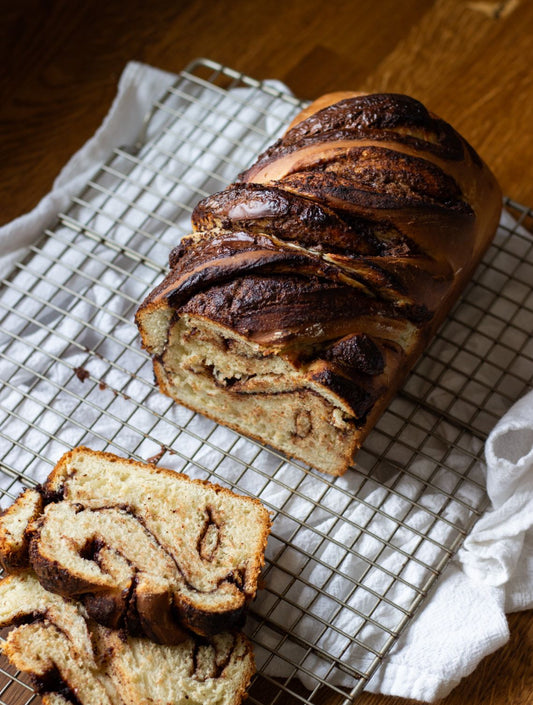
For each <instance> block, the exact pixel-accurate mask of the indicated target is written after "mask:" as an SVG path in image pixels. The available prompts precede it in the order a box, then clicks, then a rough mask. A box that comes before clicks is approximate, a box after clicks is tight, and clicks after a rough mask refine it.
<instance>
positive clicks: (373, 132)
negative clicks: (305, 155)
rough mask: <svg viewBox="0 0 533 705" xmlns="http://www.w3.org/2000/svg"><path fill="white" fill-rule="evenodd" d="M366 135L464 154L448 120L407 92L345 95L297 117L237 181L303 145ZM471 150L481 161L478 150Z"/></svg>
mask: <svg viewBox="0 0 533 705" xmlns="http://www.w3.org/2000/svg"><path fill="white" fill-rule="evenodd" d="M410 133H411V134H410ZM368 138H369V139H372V140H387V141H394V142H399V143H400V144H402V143H403V144H407V145H410V146H413V147H415V148H416V149H418V150H420V151H428V152H430V153H433V154H435V155H437V156H439V157H443V158H445V159H449V160H453V161H458V160H460V159H462V158H463V157H464V149H465V147H464V144H465V143H464V141H463V140H462V139H461V137H460V136H459V135H458V134H457V132H456V131H455V130H454V129H453V128H452V127H451V126H450V125H449V124H447V123H446V122H444V121H443V120H441V119H440V118H437V117H435V116H434V115H432V114H431V113H430V112H429V111H428V110H427V109H426V108H425V107H424V106H423V105H422V103H419V102H418V101H417V100H414V99H413V98H410V97H409V96H405V95H400V94H394V93H382V94H374V95H365V96H357V97H355V98H347V99H345V100H341V101H339V102H338V103H336V104H335V105H330V106H328V107H326V108H323V109H322V110H319V111H318V112H316V113H314V114H313V115H311V116H310V117H308V118H306V119H305V120H302V121H301V122H299V123H297V124H296V125H295V126H294V127H293V128H292V129H290V130H288V131H287V132H286V133H285V135H284V136H283V137H281V138H280V139H279V140H278V141H277V142H276V143H275V144H273V145H272V146H271V147H270V148H269V149H267V150H266V151H265V152H264V153H263V154H261V155H260V156H259V158H258V159H257V161H256V162H255V163H254V164H253V166H251V167H250V168H249V169H247V170H246V171H245V172H243V173H242V174H240V175H239V181H253V180H254V176H255V175H256V174H257V173H258V172H259V171H260V170H261V169H262V168H263V167H264V166H265V165H266V164H268V163H270V162H272V161H274V160H275V159H278V158H279V157H280V156H281V155H285V154H290V153H292V152H294V151H296V150H297V149H300V148H301V147H302V146H306V145H309V144H314V143H316V142H319V143H322V142H328V141H337V140H339V139H340V140H346V139H348V140H350V139H351V140H354V139H368ZM469 152H470V154H471V155H472V158H473V159H474V160H475V161H476V162H477V163H478V165H480V164H481V162H480V159H479V157H478V156H477V154H476V153H475V151H474V150H473V149H472V148H469Z"/></svg>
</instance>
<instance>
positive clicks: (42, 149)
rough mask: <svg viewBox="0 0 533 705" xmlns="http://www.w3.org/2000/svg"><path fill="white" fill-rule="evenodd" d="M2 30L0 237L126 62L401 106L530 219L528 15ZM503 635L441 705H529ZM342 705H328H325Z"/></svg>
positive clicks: (130, 15) (198, 20) (440, 1)
mask: <svg viewBox="0 0 533 705" xmlns="http://www.w3.org/2000/svg"><path fill="white" fill-rule="evenodd" d="M0 27H1V32H2V37H1V38H2V41H1V42H0V58H1V63H0V66H2V69H1V72H0V106H1V107H0V193H1V200H0V223H5V222H8V221H10V220H11V219H13V218H15V217H16V216H19V215H21V214H22V213H25V212H26V211H28V210H29V209H31V208H32V207H33V206H34V205H35V204H36V203H37V202H38V200H39V199H40V198H41V197H42V196H43V195H44V194H45V193H46V192H47V191H48V190H49V189H50V187H51V185H52V182H53V180H54V178H55V176H56V175H57V174H58V172H59V170H60V168H61V167H62V165H63V164H65V162H66V161H67V160H68V158H69V157H70V156H71V155H72V153H73V152H75V151H76V150H77V149H78V148H79V147H81V145H82V144H83V143H84V142H85V141H86V140H87V139H88V138H89V137H90V136H91V135H92V134H93V133H94V131H95V130H96V128H97V127H98V125H99V124H100V123H101V121H102V119H103V117H104V115H105V114H106V112H107V111H108V109H109V106H110V104H111V101H112V99H113V96H114V94H115V91H116V86H117V81H118V78H119V76H120V74H121V72H122V70H123V69H124V66H125V64H126V63H127V62H128V61H129V60H132V59H135V60H138V61H144V62H147V63H150V64H152V65H154V66H158V67H159V68H162V69H166V70H168V71H173V72H177V71H179V70H181V69H182V68H184V67H185V66H186V65H187V64H188V63H189V62H190V61H191V60H193V59H195V58H197V57H198V56H206V57H209V58H211V59H214V60H216V61H220V62H221V63H223V64H226V65H229V66H231V67H232V68H235V69H237V70H240V71H243V72H245V73H246V74H248V75H251V76H253V77H255V78H258V79H262V78H277V79H280V80H282V81H284V82H286V83H287V84H288V85H289V87H290V88H291V89H292V90H293V92H294V93H295V94H296V95H298V96H299V97H302V98H314V97H316V96H318V95H319V94H320V93H323V92H326V91H331V90H339V89H351V90H380V91H382V90H386V91H395V92H405V93H410V94H412V95H413V96H414V97H416V98H419V99H420V100H422V101H423V102H424V103H425V104H426V105H427V106H428V107H429V108H430V109H431V110H433V111H434V112H436V113H438V114H440V115H441V116H442V117H444V118H445V119H447V120H448V121H450V122H451V123H452V124H453V125H454V126H455V127H456V128H457V129H458V130H459V131H460V132H461V133H462V134H463V135H464V136H465V137H466V138H467V139H468V140H469V141H470V142H471V143H472V144H473V145H474V147H475V148H476V149H477V150H478V151H479V152H480V154H481V155H482V156H483V158H484V159H485V160H486V161H487V162H488V163H489V164H490V165H491V167H492V168H493V170H494V171H495V173H496V175H497V177H498V179H499V180H500V182H501V184H502V187H503V190H504V192H505V193H506V194H507V195H508V196H510V197H512V198H514V199H516V200H519V201H521V202H523V203H526V204H528V205H533V178H532V177H533V174H532V164H533V130H532V125H533V40H532V36H533V3H532V2H531V1H530V0H502V1H501V2H500V1H498V2H496V1H494V2H493V1H490V0H487V1H473V2H466V1H459V0H401V1H399V0H352V1H351V2H337V1H335V0H333V1H329V2H324V0H305V2H304V1H303V0H293V1H291V0H286V1H285V2H276V1H275V0H253V2H252V1H248V2H246V0H210V1H207V0H206V1H205V2H202V1H190V0H181V1H180V0H177V1H176V0H173V1H163V0H151V1H150V2H141V1H140V0H129V2H127V3H126V2H120V1H118V0H116V1H114V0H106V1H105V2H104V1H103V0H92V1H90V2H76V1H75V0H56V1H55V2H54V1H53V0H18V2H16V3H7V2H4V3H2V15H1V19H0ZM509 624H510V632H511V638H510V642H509V644H508V645H507V646H506V647H504V648H503V649H501V650H500V651H499V652H497V653H495V654H493V655H491V656H489V657H487V658H486V659H485V660H484V661H483V662H482V663H481V664H480V665H479V666H478V668H477V669H476V670H475V672H474V673H473V674H472V675H470V676H469V677H468V678H466V679H465V680H464V681H463V682H462V683H461V684H460V685H459V686H458V687H457V688H456V689H455V690H454V691H453V692H452V693H451V695H450V696H448V697H447V698H445V699H444V700H442V701H441V703H442V704H443V705H463V704H465V703H466V704H468V705H526V704H530V703H532V702H533V618H532V613H531V612H524V613H520V614H516V615H512V616H511V617H510V619H509ZM0 686H1V684H0ZM2 697H5V696H3V695H2ZM9 702H10V703H14V702H15V700H11V701H9ZM22 702H24V700H23V701H22ZM279 702H280V703H282V702H283V701H282V700H280V701H279ZM337 702H340V700H338V699H335V698H333V697H331V696H328V695H324V699H323V705H325V704H326V703H327V705H334V704H335V703H337ZM413 702H414V701H406V700H401V699H399V698H394V697H385V696H375V695H370V694H364V695H362V696H361V697H360V699H359V700H358V703H361V705H402V704H404V705H405V704H407V703H413Z"/></svg>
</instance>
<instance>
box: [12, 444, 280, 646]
mask: <svg viewBox="0 0 533 705" xmlns="http://www.w3.org/2000/svg"><path fill="white" fill-rule="evenodd" d="M269 530H270V518H269V514H268V512H267V510H266V509H265V508H264V507H263V505H262V504H261V503H260V502H259V501H258V500H256V499H250V498H247V497H243V496H240V495H237V494H235V493H233V492H231V491H230V490H227V489H225V488H222V487H219V486H217V485H213V484H210V483H208V482H203V481H199V480H191V479H189V478H188V477H186V476H184V475H180V474H178V473H176V472H173V471H172V470H165V469H163V468H157V467H155V466H154V465H148V464H145V463H140V462H135V461H132V460H125V459H123V458H119V457H118V456H115V455H112V454H109V453H102V452H99V451H92V450H89V449H87V448H76V449H74V450H73V451H71V452H69V453H67V454H65V455H64V456H63V458H62V459H61V460H60V461H59V463H58V464H57V465H56V467H55V468H54V470H53V471H52V473H51V474H50V476H49V478H48V480H47V481H46V482H45V483H44V485H43V487H42V488H40V489H39V490H37V489H36V490H26V491H24V492H23V493H22V494H21V495H20V496H19V498H18V499H17V500H16V501H15V503H14V504H13V505H12V506H11V507H10V508H9V509H8V510H7V511H6V512H5V513H4V515H3V516H2V517H0V560H1V561H2V564H3V565H4V567H5V568H6V569H7V570H8V571H13V570H15V569H20V568H21V567H22V566H24V565H31V566H32V567H33V569H34V570H35V572H36V574H37V576H38V578H39V580H40V581H41V583H42V585H43V586H44V587H45V588H47V589H48V590H51V591H52V592H55V593H58V594H60V595H64V596H67V597H79V598H80V599H81V600H82V601H83V603H84V605H85V608H86V609H87V611H88V613H89V614H90V616H91V617H92V618H94V619H95V620H96V621H98V622H99V623H101V624H104V625H105V626H108V627H112V628H125V629H127V631H128V632H129V633H130V634H133V635H145V636H147V637H149V638H151V639H153V640H154V641H156V642H160V643H167V644H174V643H178V642H179V641H182V640H183V639H185V638H186V636H187V633H186V631H185V630H191V631H193V632H195V633H196V634H200V635H212V634H215V633H218V632H221V631H223V630H228V629H232V628H236V627H239V626H241V624H242V622H243V620H244V617H245V611H246V608H247V606H248V603H249V602H250V600H251V599H253V597H254V596H255V594H256V590H257V583H258V578H259V574H260V571H261V568H262V566H263V564H264V550H265V546H266V541H267V536H268V533H269ZM22 556H24V559H22V558H21V557H22Z"/></svg>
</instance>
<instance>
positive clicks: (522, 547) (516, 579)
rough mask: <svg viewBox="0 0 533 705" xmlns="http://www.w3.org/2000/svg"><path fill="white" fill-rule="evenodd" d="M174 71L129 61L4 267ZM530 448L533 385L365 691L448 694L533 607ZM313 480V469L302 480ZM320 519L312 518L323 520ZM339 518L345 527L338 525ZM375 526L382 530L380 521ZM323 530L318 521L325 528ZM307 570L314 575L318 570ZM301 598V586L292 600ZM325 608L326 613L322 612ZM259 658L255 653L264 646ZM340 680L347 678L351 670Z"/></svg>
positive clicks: (12, 230) (5, 243) (19, 231)
mask: <svg viewBox="0 0 533 705" xmlns="http://www.w3.org/2000/svg"><path fill="white" fill-rule="evenodd" d="M174 78H175V77H174V76H173V75H171V74H167V73H164V72H162V71H159V70H157V69H154V68H152V67H149V66H145V65H142V64H138V63H130V64H128V66H127V67H126V69H125V71H124V73H123V75H122V77H121V79H120V82H119V86H118V93H117V97H116V99H115V101H114V103H113V105H112V107H111V109H110V111H109V114H108V115H107V117H106V119H105V120H104V122H103V124H102V126H101V127H100V129H99V130H98V131H97V132H96V134H95V135H94V137H93V138H92V139H91V140H89V142H87V144H86V145H84V147H83V148H82V149H81V150H80V151H79V152H78V153H77V154H75V155H74V156H73V157H72V159H71V160H70V161H69V163H68V164H67V165H66V166H65V168H64V169H63V170H62V172H61V173H60V175H59V176H58V178H57V179H56V181H55V183H54V186H53V189H52V191H51V192H50V194H48V195H47V196H46V197H45V198H44V199H43V200H42V201H41V202H40V203H39V205H38V206H37V207H36V208H35V209H34V210H33V211H31V212H30V213H28V214H27V215H24V216H22V217H20V218H18V219H17V220H15V221H13V222H12V223H9V224H7V225H5V226H3V227H2V228H0V263H1V264H2V265H3V271H6V270H7V269H8V268H9V267H10V264H11V263H12V262H13V261H14V260H16V259H18V258H19V257H20V256H21V255H22V252H23V249H22V248H24V247H27V246H28V245H29V244H31V243H32V242H34V241H35V240H36V238H37V237H38V236H39V235H40V234H41V232H42V230H43V228H45V227H48V226H50V225H51V224H52V223H53V221H54V219H55V217H56V215H57V213H58V212H59V211H60V210H62V209H64V208H65V207H66V206H67V204H68V202H69V200H70V198H71V197H72V196H73V195H74V194H75V193H76V192H78V191H79V189H80V188H81V187H82V186H83V184H84V183H85V182H86V181H87V179H88V177H89V176H90V175H91V173H92V172H93V171H94V170H96V168H97V167H98V166H99V165H100V163H101V162H103V161H104V160H105V159H106V157H107V156H108V154H109V152H110V151H111V150H112V149H113V148H114V147H117V146H120V145H123V144H128V143H132V142H133V141H134V140H135V138H136V136H137V135H138V133H139V131H140V129H141V127H142V123H143V118H144V116H145V114H146V112H147V110H148V109H149V106H150V105H151V103H152V102H153V101H154V99H156V98H157V97H158V96H159V95H160V94H162V93H163V92H164V90H165V89H166V88H167V87H168V85H169V84H170V83H171V82H172V81H173V80H174ZM532 447H533V393H532V394H530V395H528V396H527V397H525V398H524V399H522V400H521V401H520V402H518V403H517V404H516V406H515V407H513V409H512V410H511V411H510V412H509V413H508V414H507V415H506V416H505V417H504V418H503V419H502V420H501V422H500V423H499V424H498V425H497V426H496V428H495V429H494V430H493V432H492V433H491V435H490V437H489V439H488V442H487V447H486V456H487V486H488V492H489V495H490V499H491V501H492V508H491V509H490V511H488V512H487V513H486V514H485V515H484V516H483V517H482V519H481V520H480V521H479V522H478V524H477V525H476V527H475V528H474V530H473V531H472V532H471V534H470V535H469V536H468V538H467V540H466V541H465V543H464V546H463V547H462V548H461V550H460V551H459V553H458V555H457V556H456V558H455V559H454V560H453V561H452V563H451V564H449V566H448V568H447V569H446V570H445V572H444V574H443V575H442V577H441V578H440V579H439V581H438V583H437V586H436V589H435V590H434V591H433V593H432V594H431V596H430V597H429V598H428V599H427V600H426V601H425V604H424V607H423V609H422V610H421V611H420V613H419V614H418V615H417V617H416V619H415V620H414V621H413V623H412V624H411V625H410V626H409V628H408V629H407V630H406V631H405V632H404V634H403V635H402V637H401V638H400V639H399V640H398V642H397V643H396V644H395V646H394V647H393V649H392V650H391V652H390V653H389V655H388V656H387V658H386V659H385V660H384V662H383V664H382V666H381V667H380V668H379V670H378V671H377V673H376V674H375V675H374V677H373V678H372V679H371V680H370V682H369V684H368V686H367V688H368V690H370V691H372V692H380V693H384V694H391V695H399V696H402V697H410V698H416V699H418V700H426V701H431V700H435V699H437V698H441V697H443V696H445V695H446V694H447V693H448V692H449V691H450V690H451V689H452V688H453V687H454V686H455V685H457V683H458V682H459V681H460V680H461V678H463V677H464V676H465V675H467V674H469V673H470V672H471V671H473V670H474V669H475V667H476V666H477V664H478V663H479V661H480V660H481V659H482V658H483V657H484V656H486V655H487V654H489V653H491V652H492V651H494V650H496V649H497V648H499V647H500V646H502V645H503V644H504V643H505V642H506V641H507V640H508V638H509V632H508V626H507V620H506V617H505V613H506V612H509V611H513V610H520V609H527V608H530V607H531V606H533V529H532V526H533V450H532ZM208 452H209V450H208V449H206V453H208ZM312 479H313V478H312V477H310V479H309V482H312ZM343 483H344V484H343ZM352 484H354V485H355V484H356V483H355V480H354V478H352V477H350V474H349V473H348V474H347V476H346V477H345V478H341V479H340V480H339V486H341V487H343V486H345V487H346V489H348V490H349V491H352V489H353V488H352ZM302 488H303V485H302V486H301V488H300V489H302ZM377 491H379V489H378V490H377ZM406 491H408V488H406ZM339 496H340V495H339ZM324 501H327V497H326V498H325V499H324ZM300 509H302V511H304V508H301V507H299V505H298V503H297V501H296V502H295V503H294V505H293V506H292V510H293V511H294V512H295V513H296V514H297V513H298V511H300ZM391 509H393V508H391ZM305 511H307V509H305ZM350 511H351V509H350V507H347V508H346V510H345V515H344V516H346V517H348V518H349V512H350ZM279 521H280V529H279V530H280V532H283V518H281V519H280V520H279ZM317 521H318V524H317V526H319V522H320V519H318V520H317ZM339 526H340V527H341V529H342V530H344V528H343V527H345V525H344V524H342V523H340V524H339ZM346 526H347V525H346ZM319 528H320V527H319ZM381 529H382V530H383V531H384V532H385V530H386V527H385V526H383V527H381ZM327 530H328V529H327V527H324V531H326V532H327ZM290 531H292V529H288V534H289V535H290ZM330 535H331V534H330ZM348 538H349V537H345V536H343V535H342V531H341V532H340V533H339V534H338V535H335V540H336V541H337V542H338V543H337V548H335V547H333V550H336V551H337V552H338V551H339V548H338V546H342V545H343V541H347V540H348ZM329 548H330V547H329V546H328V545H324V546H322V547H320V549H319V550H320V551H322V553H321V557H322V560H323V561H324V562H326V561H327V560H328V558H327V556H326V551H327V550H329ZM364 548H365V550H368V551H369V552H371V551H372V550H374V547H372V546H371V545H368V546H366V547H364ZM330 559H331V562H332V563H334V562H335V561H339V560H340V558H339V556H336V557H335V556H332V557H330ZM390 567H391V570H394V568H395V566H394V565H391V566H390ZM343 570H345V571H347V572H349V571H350V570H353V571H356V570H357V565H356V564H355V563H354V564H350V563H348V564H346V566H343ZM307 577H308V579H309V581H311V578H312V577H316V576H307ZM330 589H331V590H332V592H333V593H335V594H336V595H337V597H338V598H339V599H343V590H344V589H345V587H343V585H342V584H341V583H339V584H338V585H337V584H333V583H331V585H330ZM304 597H305V595H299V596H298V598H297V599H303V598H304ZM287 616H288V617H289V615H287ZM322 616H323V618H325V619H327V616H326V612H325V611H324V612H323V615H322ZM338 624H339V626H340V627H341V628H343V629H345V630H346V631H347V632H349V631H350V629H351V628H352V627H353V625H350V623H346V624H343V623H342V614H341V616H340V617H338ZM300 627H301V629H302V634H301V636H302V637H303V638H305V639H306V640H308V641H310V642H311V643H314V641H313V639H314V638H315V637H316V634H314V633H313V631H312V629H311V631H309V632H306V631H305V629H306V623H305V621H302V622H301V624H300ZM320 645H321V646H323V647H324V648H325V649H326V650H329V651H330V652H331V653H335V650H336V649H341V651H342V648H343V646H342V644H337V643H324V644H320ZM354 658H355V659H356V657H354ZM258 659H259V661H261V654H258ZM305 665H306V667H307V669H308V670H309V672H310V673H315V674H317V675H324V674H325V672H326V670H327V665H326V666H325V665H324V663H322V662H321V661H320V659H318V658H317V659H316V660H315V661H313V659H312V658H310V659H309V660H308V661H307V662H306V664H305ZM364 665H365V664H364V663H362V664H361V666H364ZM267 669H269V672H270V673H271V674H272V675H275V676H280V675H283V669H284V666H283V663H281V664H279V663H276V662H275V661H274V662H273V663H272V664H271V665H270V666H267ZM291 671H292V667H288V666H287V669H286V674H289V673H290V672H291ZM303 680H304V683H305V684H306V685H308V686H309V687H313V686H314V685H316V682H314V681H313V678H312V677H311V676H309V677H308V678H305V677H304V678H303ZM338 682H340V683H341V684H344V685H347V686H349V685H353V682H352V683H351V682H350V679H348V678H347V679H346V680H345V681H344V682H343V681H338Z"/></svg>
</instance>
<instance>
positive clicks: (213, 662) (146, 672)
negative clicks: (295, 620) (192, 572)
mask: <svg viewBox="0 0 533 705" xmlns="http://www.w3.org/2000/svg"><path fill="white" fill-rule="evenodd" d="M13 625H15V628H14V629H12V630H11V631H10V632H9V634H8V636H7V639H6V641H5V642H4V643H3V645H2V650H3V652H4V654H5V655H6V656H7V658H8V659H9V661H10V662H11V663H12V664H13V666H15V668H17V669H20V670H21V671H22V672H23V673H25V674H27V675H29V676H30V679H31V681H32V683H33V685H34V687H35V688H36V690H38V691H39V692H40V693H41V694H42V696H43V698H42V700H43V703H44V705H68V704H69V703H70V704H72V703H77V705H146V704H147V703H161V704H163V703H165V704H166V705H239V703H241V701H242V699H243V697H244V696H245V692H246V688H247V687H248V685H249V682H250V679H251V677H252V675H253V673H254V671H255V664H254V658H253V653H252V647H251V644H250V642H249V641H248V640H247V639H246V637H245V636H244V635H242V634H240V633H237V634H232V633H229V632H225V633H222V634H218V635H216V636H213V637H210V638H206V639H202V640H199V639H198V638H193V637H188V638H187V639H186V640H185V641H182V642H181V643H180V644H177V645H173V646H166V645H161V644H154V643H153V642H151V641H149V640H147V639H140V638H135V637H131V636H127V635H126V634H125V633H123V632H120V631H115V630H112V629H107V628H106V627H102V626H101V625H99V624H97V623H96V622H94V621H92V620H91V619H90V618H89V617H88V615H87V613H86V611H85V609H84V607H83V606H82V605H81V604H80V603H77V602H74V601H71V600H67V599H65V598H63V597H60V596H59V595H54V594H52V593H50V592H48V591H47V590H45V589H44V588H43V587H42V586H41V585H40V583H39V581H38V580H37V578H36V577H35V575H34V574H33V573H32V572H31V571H24V572H21V573H19V574H18V575H12V576H9V577H7V578H4V580H2V581H1V582H0V627H7V626H13Z"/></svg>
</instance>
